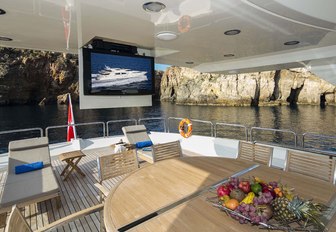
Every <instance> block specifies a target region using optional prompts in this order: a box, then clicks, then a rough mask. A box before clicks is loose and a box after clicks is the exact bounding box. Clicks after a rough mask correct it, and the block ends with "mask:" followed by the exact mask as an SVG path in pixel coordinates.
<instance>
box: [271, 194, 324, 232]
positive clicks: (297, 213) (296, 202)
mask: <svg viewBox="0 0 336 232" xmlns="http://www.w3.org/2000/svg"><path fill="white" fill-rule="evenodd" d="M271 205H272V207H273V209H274V210H273V218H274V219H275V220H277V221H282V222H288V221H293V220H295V219H297V220H303V221H306V222H312V223H313V224H314V225H316V226H317V227H318V228H321V229H323V228H324V227H325V225H324V224H323V222H322V221H321V216H322V214H323V211H325V210H327V207H326V206H325V205H322V204H319V203H313V202H312V201H310V200H308V201H305V200H303V199H300V198H299V197H297V196H296V197H294V198H293V199H292V200H291V201H290V200H288V199H287V198H285V197H278V198H276V199H274V200H273V201H272V203H271Z"/></svg>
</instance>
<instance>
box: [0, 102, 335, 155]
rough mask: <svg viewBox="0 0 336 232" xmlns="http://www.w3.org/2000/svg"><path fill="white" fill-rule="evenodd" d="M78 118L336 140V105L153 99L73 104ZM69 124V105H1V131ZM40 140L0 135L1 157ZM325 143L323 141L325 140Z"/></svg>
mask: <svg viewBox="0 0 336 232" xmlns="http://www.w3.org/2000/svg"><path fill="white" fill-rule="evenodd" d="M73 111H74V116H75V122H76V123H84V122H107V121H110V120H120V119H139V118H152V117H164V118H168V117H178V118H185V117H187V118H190V119H200V120H206V121H211V122H213V123H215V122H224V123H231V124H242V125H245V126H246V127H247V128H251V127H263V128H275V129H285V130H292V131H294V132H296V133H297V134H298V135H299V136H298V141H299V142H298V143H299V145H300V143H301V142H300V141H301V140H302V136H301V135H302V134H303V133H305V132H314V133H318V134H323V135H330V136H335V126H336V118H335V115H336V107H335V106H326V107H325V108H321V107H320V106H307V105H299V106H296V107H290V106H270V107H268V106H264V107H224V106H184V105H175V104H172V103H169V102H158V101H156V102H155V101H154V102H153V106H152V107H131V108H116V109H94V110H80V109H79V106H78V105H76V104H74V109H73ZM178 122H179V120H170V131H171V132H176V133H178V130H177V125H178ZM144 123H145V125H146V127H147V128H148V129H149V130H152V131H163V130H164V125H163V123H162V121H159V120H148V121H144ZM66 124H67V106H66V105H46V106H2V107H0V131H6V130H14V129H24V128H34V127H40V128H42V129H43V130H44V131H45V129H46V128H47V127H49V126H57V125H66ZM131 124H132V122H124V123H111V124H110V127H109V134H110V135H116V134H122V131H121V127H122V126H125V125H131ZM217 129H218V136H219V137H229V138H236V139H245V134H244V130H242V129H240V128H235V127H226V126H221V125H218V127H217ZM76 130H77V134H78V137H80V138H90V137H98V136H103V128H102V126H101V125H100V124H97V125H90V126H79V127H76ZM255 132H258V133H256V134H254V135H253V136H254V137H253V140H257V141H266V142H281V143H282V142H283V143H284V144H289V145H293V143H294V137H293V135H292V134H290V133H282V132H261V133H259V132H260V131H255ZM193 134H199V135H207V136H210V135H211V129H210V124H203V123H199V122H196V121H195V122H193ZM32 136H39V132H38V131H35V132H34V133H33V134H32V133H17V134H11V135H1V134H0V153H1V152H4V151H5V150H6V148H7V146H8V142H9V141H10V140H14V139H20V138H21V137H23V138H24V137H32ZM48 136H49V139H50V142H52V143H55V142H63V141H65V140H66V128H60V129H50V130H49V135H48ZM320 142H321V141H320ZM322 142H323V144H324V145H323V144H322V145H316V146H322V147H323V146H324V147H326V148H327V149H328V150H336V148H335V144H334V143H336V142H334V141H332V139H331V142H330V141H329V142H328V141H326V140H323V141H322Z"/></svg>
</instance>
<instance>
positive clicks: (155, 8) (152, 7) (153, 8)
mask: <svg viewBox="0 0 336 232" xmlns="http://www.w3.org/2000/svg"><path fill="white" fill-rule="evenodd" d="M142 8H143V9H144V10H145V11H148V12H161V11H163V10H164V9H165V8H166V5H165V4H163V3H161V2H146V3H145V4H143V5H142Z"/></svg>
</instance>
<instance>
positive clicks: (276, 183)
mask: <svg viewBox="0 0 336 232" xmlns="http://www.w3.org/2000/svg"><path fill="white" fill-rule="evenodd" d="M268 185H270V186H271V187H272V188H273V189H275V188H277V187H278V185H279V184H278V182H276V181H271V182H269V183H268Z"/></svg>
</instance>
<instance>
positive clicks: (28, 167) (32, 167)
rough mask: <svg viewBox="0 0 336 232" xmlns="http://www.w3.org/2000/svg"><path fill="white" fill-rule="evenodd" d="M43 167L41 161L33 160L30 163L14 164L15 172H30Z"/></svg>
mask: <svg viewBox="0 0 336 232" xmlns="http://www.w3.org/2000/svg"><path fill="white" fill-rule="evenodd" d="M42 168H43V162H35V163H30V164H22V165H18V166H15V174H21V173H25V172H31V171H35V170H38V169H42Z"/></svg>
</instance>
